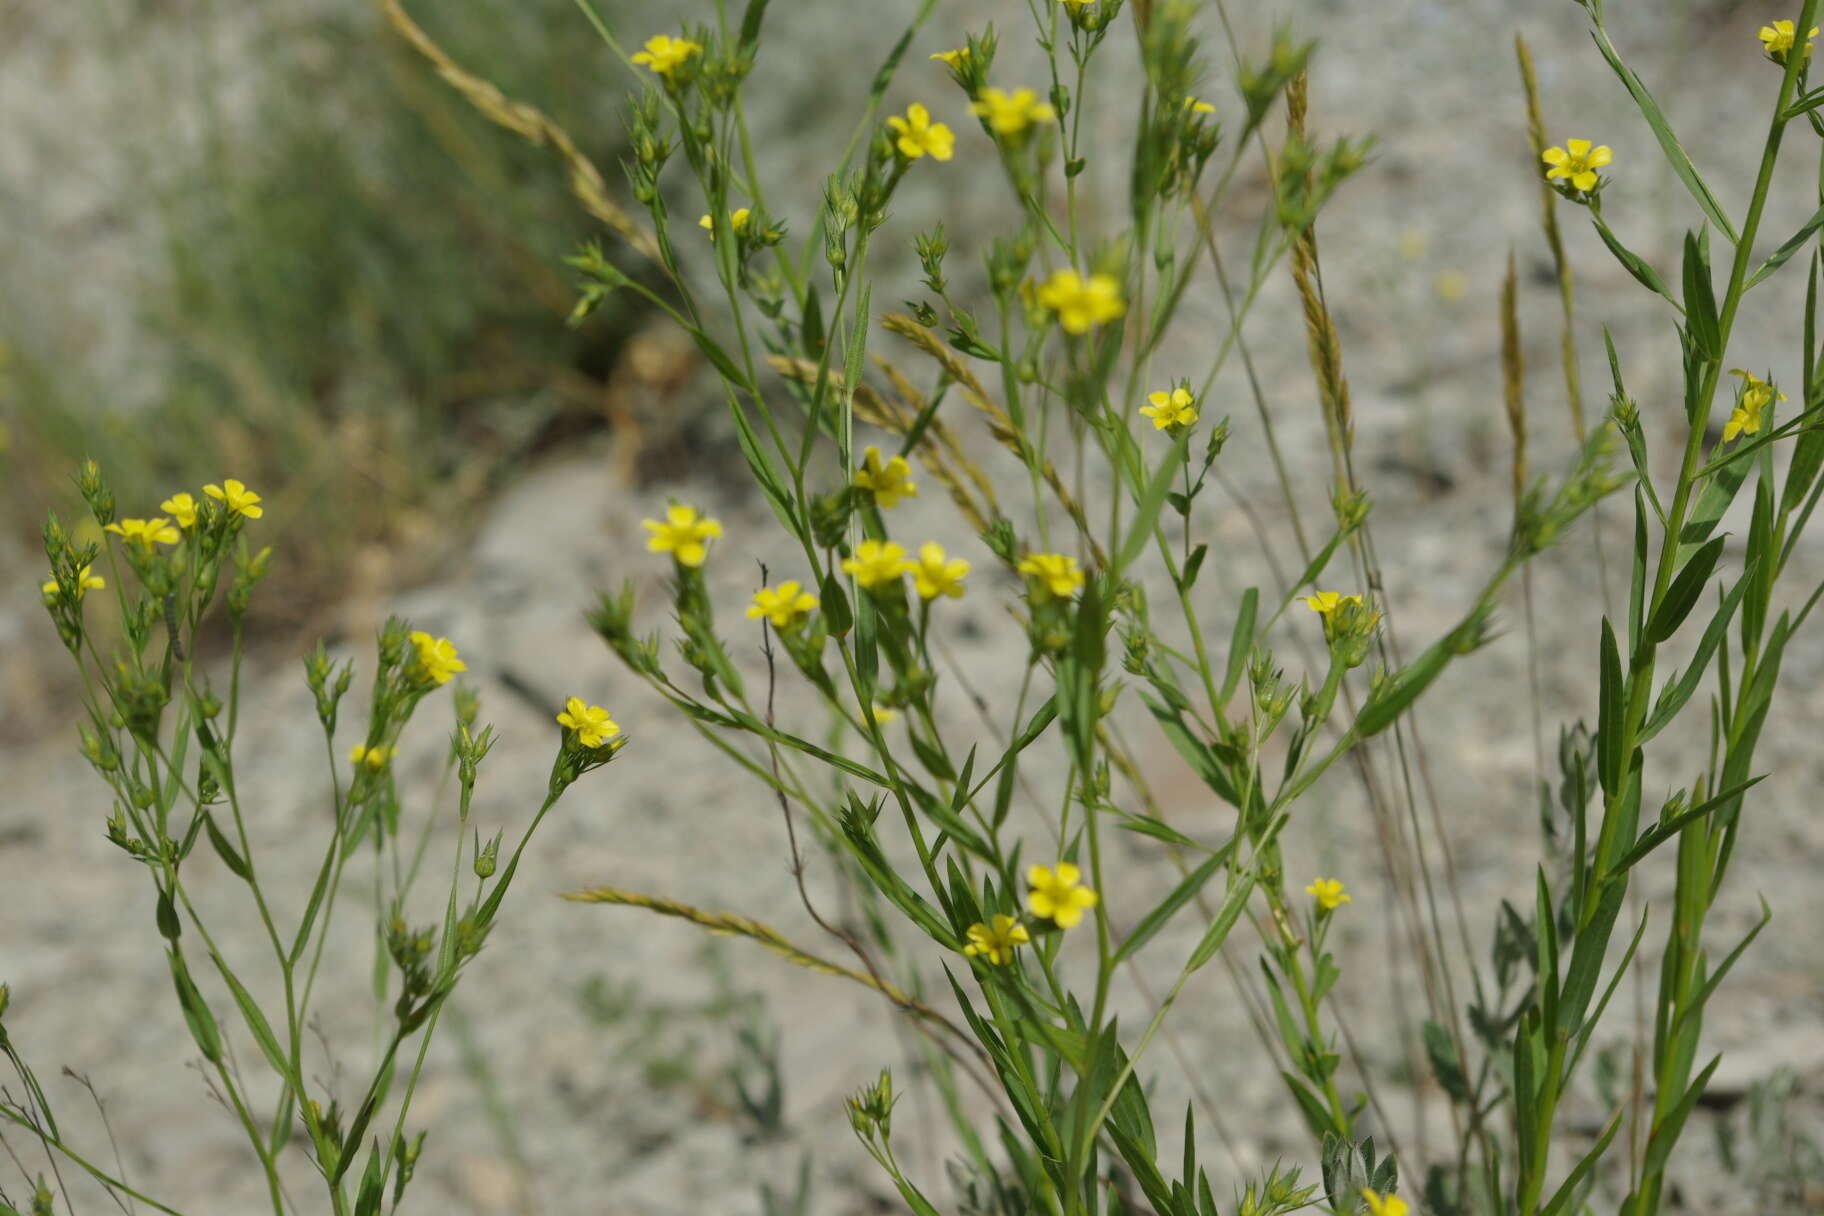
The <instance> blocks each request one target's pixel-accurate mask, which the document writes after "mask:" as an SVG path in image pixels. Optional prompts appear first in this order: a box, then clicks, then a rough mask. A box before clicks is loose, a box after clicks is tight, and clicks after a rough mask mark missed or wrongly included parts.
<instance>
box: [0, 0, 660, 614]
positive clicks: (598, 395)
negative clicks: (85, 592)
mask: <svg viewBox="0 0 1824 1216" xmlns="http://www.w3.org/2000/svg"><path fill="white" fill-rule="evenodd" d="M606 7H607V8H608V9H609V10H610V11H612V10H613V8H614V5H613V4H609V5H607V6H606ZM32 8H35V9H38V10H39V11H28V10H27V8H26V6H15V7H14V8H13V9H10V10H9V9H6V8H5V7H4V6H0V45H4V44H5V43H7V42H9V41H10V42H11V43H12V45H13V46H14V47H15V51H14V52H13V53H12V54H11V55H8V54H7V53H6V52H4V51H0V57H4V58H0V75H8V76H10V77H11V80H12V88H11V89H10V93H11V97H10V101H11V102H12V103H19V102H20V101H21V98H22V97H23V96H24V94H25V93H26V92H27V91H28V90H30V89H31V88H33V87H34V85H36V86H37V87H41V88H43V89H45V90H47V91H49V90H56V91H57V93H58V95H59V104H58V105H56V106H44V105H42V104H40V105H37V106H35V107H31V106H26V105H23V104H10V105H8V106H7V108H8V109H9V110H11V111H14V112H17V113H18V114H19V115H20V116H21V117H22V118H33V117H35V118H38V119H39V120H40V124H41V125H40V128H39V129H38V130H36V131H33V130H32V129H30V127H29V125H28V126H26V127H25V128H23V129H22V128H21V127H20V126H19V125H18V124H8V125H9V126H10V127H12V131H11V134H10V136H6V137H0V139H4V140H5V141H6V142H5V143H3V144H0V153H4V154H5V155H4V160H5V161H6V162H7V163H9V164H10V165H12V166H14V170H16V171H9V172H7V173H6V174H4V175H0V207H4V209H5V211H6V213H7V214H8V215H9V216H11V217H12V222H10V223H8V224H6V225H4V226H3V229H0V266H3V267H4V268H5V269H4V272H0V350H3V352H4V355H3V358H4V369H3V370H0V427H4V449H3V451H0V461H4V465H3V466H0V467H3V475H0V513H3V516H0V525H3V528H4V531H5V532H6V533H9V534H10V535H11V537H12V539H13V540H15V541H16V542H17V544H18V547H19V551H20V552H22V553H24V554H25V555H26V556H27V558H28V559H29V555H30V553H31V552H32V550H33V549H35V548H36V541H35V534H36V532H37V529H38V527H39V526H40V523H41V520H42V515H43V511H44V509H45V508H46V506H47V505H48V506H53V507H57V508H59V509H67V508H68V507H69V506H70V503H71V495H70V493H69V482H68V475H69V473H70V472H71V471H72V470H73V468H74V465H75V462H76V461H78V460H80V459H82V458H84V457H94V458H95V459H97V460H99V461H100V462H101V463H102V465H103V467H104V468H105V470H106V472H107V473H108V475H109V477H110V478H111V480H112V481H113V483H114V485H115V487H116V491H117V496H118V498H119V501H120V503H121V507H122V511H123V513H126V514H133V513H141V514H144V513H147V512H148V511H150V510H151V509H152V508H153V504H155V503H157V502H158V501H159V500H160V499H162V498H163V497H164V496H165V495H167V494H169V493H170V492H171V491H172V490H174V489H177V488H181V487H185V486H188V487H191V488H192V489H194V488H195V487H196V486H197V485H200V484H201V483H202V482H203V481H205V480H215V479H219V478H220V477H222V476H234V477H239V478H241V479H242V480H244V481H246V482H247V483H249V484H250V485H253V486H255V487H257V488H259V489H260V490H261V491H262V492H263V493H265V494H266V495H267V497H268V498H269V500H271V501H273V502H274V503H275V504H277V506H278V508H279V509H277V510H274V511H272V512H271V513H270V522H271V523H272V524H273V525H274V526H273V527H272V529H271V530H270V532H269V534H268V539H270V540H271V541H272V542H273V543H274V544H275V545H279V546H282V547H283V549H284V550H285V551H286V555H287V560H286V561H285V562H283V563H280V564H279V565H278V566H276V567H275V570H277V571H284V572H285V577H287V578H288V579H289V580H290V581H291V585H290V586H289V587H287V588H285V590H286V591H287V592H289V594H283V595H275V596H272V597H271V598H270V599H269V601H268V602H269V606H270V607H271V609H272V610H271V611H269V612H268V613H267V616H268V617H269V618H271V617H273V616H274V614H275V612H276V610H277V606H278V605H281V604H285V605H289V606H290V614H289V619H281V620H279V621H277V622H274V621H272V620H270V619H269V622H268V623H269V624H274V623H276V624H277V625H279V627H281V628H283V627H287V626H291V627H296V626H298V625H302V624H305V623H306V622H309V621H312V617H313V614H316V613H318V612H319V611H321V610H324V609H326V608H327V606H328V605H330V604H332V603H333V602H334V601H335V599H336V597H338V596H339V595H343V594H347V593H348V592H349V590H350V583H351V581H354V582H367V583H375V582H378V583H381V584H383V585H384V586H396V585H398V584H399V583H400V582H403V581H409V580H410V579H411V578H413V577H415V576H416V575H419V574H421V573H423V572H424V571H425V570H427V569H429V568H430V567H431V566H433V565H435V564H436V563H437V562H438V561H439V559H440V558H442V557H445V556H447V553H448V545H449V544H450V543H451V542H452V541H453V540H454V538H455V537H457V536H459V535H460V533H461V531H462V528H461V524H462V522H463V519H464V517H465V512H466V511H468V510H470V509H472V508H473V507H475V506H478V505H479V504H480V502H481V501H482V500H483V499H484V498H485V495H486V492H487V491H488V490H489V489H490V488H492V487H494V486H497V485H498V484H499V483H500V482H501V481H502V479H504V478H506V477H508V476H510V474H511V473H512V471H513V470H514V469H515V468H516V467H519V466H520V465H521V464H523V462H524V461H525V460H526V459H527V458H528V457H529V456H530V455H532V454H534V453H536V452H537V451H539V450H540V449H542V448H545V447H548V446H550V445H552V444H554V443H557V442H560V441H562V440H563V439H565V438H567V437H571V436H574V435H576V434H578V433H580V432H582V431H585V430H588V429H590V428H595V427H598V426H601V425H602V424H603V423H604V421H605V420H606V419H607V418H608V417H609V416H610V415H611V414H612V413H613V412H614V410H615V408H616V407H615V404H614V401H613V399H612V396H613V395H612V392H611V386H610V383H609V381H610V376H611V373H612V371H613V369H614V367H615V365H616V363H617V360H618V359H619V357H620V354H621V352H622V350H623V347H624V345H625V343H626V341H627V339H628V337H629V335H630V334H631V333H632V332H633V331H634V329H635V327H636V326H637V325H638V324H639V322H640V318H639V317H637V316H633V315H630V314H629V313H628V312H627V311H625V309H624V306H623V309H622V310H621V311H614V310H612V309H611V310H609V311H607V312H606V313H605V314H598V315H597V317H596V318H594V319H592V320H591V322H590V323H589V324H588V325H587V326H586V327H584V328H582V329H580V330H571V329H568V328H566V327H565V326H564V325H563V324H562V321H563V319H564V317H565V315H566V314H567V313H568V311H569V309H570V306H571V303H572V298H573V297H572V292H571V288H570V284H569V282H568V281H567V277H566V275H565V273H564V270H563V267H562V264H561V261H560V259H561V258H562V257H563V256H564V255H565V254H567V253H569V252H571V251H573V250H574V248H575V247H576V245H577V244H578V243H579V242H580V241H581V240H583V239H585V238H587V237H589V236H591V235H593V234H595V233H596V232H597V231H598V228H599V226H598V225H597V224H596V223H595V222H594V221H593V220H591V219H590V218H589V217H588V216H587V215H585V214H583V213H582V211H581V210H580V209H579V208H578V207H577V205H576V203H575V201H574V200H573V199H572V198H571V197H570V195H569V192H568V189H567V186H566V180H565V174H564V171H563V168H562V166H561V165H560V164H559V163H558V162H557V161H555V160H554V159H552V158H551V157H550V156H549V154H548V153H545V152H541V151H540V150H538V149H536V148H532V147H529V146H527V144H526V143H525V142H524V141H523V140H521V139H520V138H518V137H517V136H515V135H514V134H512V133H511V132H508V131H504V130H501V129H499V128H497V127H495V126H493V125H491V124H489V123H488V122H487V121H486V120H485V119H483V118H481V117H480V116H479V115H477V114H476V113H475V112H474V111H473V110H472V109H471V108H470V107H469V105H468V104H467V103H466V102H465V101H464V100H463V99H462V98H461V97H459V96H458V95H457V94H456V93H455V92H454V91H452V90H451V89H449V88H448V87H447V86H446V85H445V84H444V83H443V82H441V81H440V80H438V79H437V78H436V76H435V75H434V73H433V72H432V71H431V70H430V69H429V68H428V67H427V65H426V64H425V63H424V61H423V60H422V59H420V58H419V57H418V56H417V55H416V54H415V53H414V52H413V51H412V50H411V49H410V48H408V47H407V46H406V45H405V44H404V43H403V42H402V41H401V40H400V39H399V38H397V37H396V36H395V35H394V34H393V33H392V32H391V31H390V30H389V29H388V28H387V27H386V25H385V22H384V19H383V18H382V17H381V16H380V15H379V13H378V12H377V11H376V7H375V6H374V5H373V4H372V3H371V0H308V2H306V3H302V4H295V5H287V6H282V7H273V6H254V7H251V8H248V9H245V10H243V11H239V12H237V11H235V10H234V8H232V7H227V6H223V5H220V4H215V3H193V2H192V3H185V2H183V0H173V2H172V3H160V4H143V3H137V2H135V3H103V2H102V0H85V2H84V3H77V4H71V5H69V6H67V11H62V12H58V11H55V10H59V9H63V8H64V6H58V5H50V6H32ZM168 9H172V10H181V11H166V10H168ZM75 10H81V11H80V12H77V11H75ZM420 10H422V11H420ZM413 15H414V16H415V17H416V18H417V19H418V20H419V21H420V23H421V24H422V25H423V26H424V27H425V29H426V30H427V31H428V32H429V34H430V35H431V37H432V38H434V39H435V40H436V41H437V42H438V43H440V44H441V45H442V46H443V47H444V48H445V49H446V50H447V51H448V52H449V53H450V55H451V56H452V57H454V59H455V60H456V61H457V62H458V63H467V64H472V65H475V66H476V67H478V68H480V69H481V70H482V71H484V73H485V74H486V75H487V77H488V78H489V79H490V80H492V81H493V82H494V83H495V84H497V85H499V86H500V88H501V89H502V90H503V91H505V92H506V93H507V94H508V95H509V96H511V97H513V98H515V99H518V100H523V101H526V102H529V103H531V104H533V105H536V106H538V107H540V108H541V109H543V110H545V111H546V112H547V113H548V114H550V115H551V116H552V117H553V118H554V119H555V120H556V121H557V122H558V123H559V124H561V125H563V126H564V127H565V128H567V129H568V130H569V131H571V132H572V133H573V134H574V136H575V138H576V140H577V141H578V144H579V146H580V148H581V150H582V151H583V152H584V153H585V154H586V155H588V156H589V157H590V158H591V159H592V160H594V161H595V163H597V164H598V165H600V166H603V167H604V170H605V171H607V172H610V173H612V172H613V170H614V166H615V164H616V161H617V159H618V152H617V146H616V144H617V141H618V140H619V139H620V138H622V126H621V121H620V117H619V111H620V109H621V106H622V104H623V90H622V89H621V88H620V87H617V83H616V79H615V77H614V74H613V72H612V69H611V67H610V66H609V64H608V61H607V59H606V54H605V51H604V49H603V48H602V46H601V44H600V43H599V41H597V40H596V39H595V38H593V37H592V36H590V35H589V33H588V29H587V27H586V26H585V25H584V24H583V23H582V21H581V19H580V18H579V15H578V14H577V12H576V9H575V6H574V4H573V0H462V2H461V3H446V4H420V5H418V6H416V7H415V8H414V10H413ZM8 27H10V29H9V28H8ZM65 27H67V28H65ZM27 34H30V35H31V37H30V38H29V39H27V38H26V37H25V35H27ZM28 41H29V42H30V43H31V44H32V45H33V47H34V49H33V50H32V51H30V52H20V51H19V50H18V49H17V48H19V47H20V46H21V45H22V44H23V43H25V42H28ZM27 55H29V56H30V59H29V60H27V58H26V56H27ZM8 59H10V60H12V61H13V63H11V64H10V65H9V64H7V60H8ZM7 66H12V67H17V68H19V69H20V70H19V71H18V72H8V71H5V70H4V68H5V67H7ZM65 99H67V100H65ZM8 100H9V99H8V98H7V97H6V93H5V92H0V102H4V101H8ZM33 109H35V110H37V111H39V113H37V114H32V113H29V112H28V111H30V110H33ZM85 129H86V130H88V131H89V132H90V133H91V134H92V137H93V146H85V141H84V138H83V132H84V130H85ZM123 184H124V185H125V189H124V190H123ZM85 190H86V191H87V193H86V194H85V193H84V192H85ZM379 589H380V588H378V587H376V588H373V590H375V591H376V592H377V591H378V590H379Z"/></svg>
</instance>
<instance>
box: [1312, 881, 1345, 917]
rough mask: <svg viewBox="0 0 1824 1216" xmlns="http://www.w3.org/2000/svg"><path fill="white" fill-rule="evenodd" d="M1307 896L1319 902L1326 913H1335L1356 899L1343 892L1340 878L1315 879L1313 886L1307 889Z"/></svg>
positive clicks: (1319, 905) (1318, 904)
mask: <svg viewBox="0 0 1824 1216" xmlns="http://www.w3.org/2000/svg"><path fill="white" fill-rule="evenodd" d="M1305 894H1306V895H1309V896H1310V897H1311V898H1312V899H1315V900H1316V901H1317V906H1318V907H1320V908H1322V909H1323V910H1324V911H1326V912H1334V911H1336V910H1337V909H1338V908H1340V907H1342V906H1343V905H1344V904H1352V903H1354V902H1355V898H1354V897H1353V896H1352V895H1350V894H1349V892H1347V891H1345V890H1343V882H1342V879H1340V878H1314V879H1312V880H1311V885H1310V886H1308V887H1306V888H1305Z"/></svg>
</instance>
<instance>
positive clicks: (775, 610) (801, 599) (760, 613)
mask: <svg viewBox="0 0 1824 1216" xmlns="http://www.w3.org/2000/svg"><path fill="white" fill-rule="evenodd" d="M816 607H817V597H816V596H814V595H812V594H811V593H810V592H808V591H806V590H805V589H804V588H803V587H802V586H801V585H800V584H799V582H798V580H797V579H788V580H786V581H785V582H783V583H780V584H779V585H778V586H777V587H762V588H760V590H758V591H756V592H754V602H753V603H751V604H749V605H748V606H747V619H748V620H750V621H757V620H759V619H760V618H761V617H766V618H767V619H768V620H770V621H772V623H773V628H774V629H796V628H798V626H800V625H802V624H804V622H805V620H806V618H808V617H809V616H810V615H811V613H812V611H814V610H815V609H816Z"/></svg>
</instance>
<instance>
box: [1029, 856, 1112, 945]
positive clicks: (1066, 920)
mask: <svg viewBox="0 0 1824 1216" xmlns="http://www.w3.org/2000/svg"><path fill="white" fill-rule="evenodd" d="M1026 885H1027V886H1029V887H1031V888H1032V890H1030V891H1028V892H1027V893H1026V906H1027V907H1028V908H1030V909H1031V910H1032V914H1033V915H1034V916H1042V917H1044V918H1045V919H1046V920H1049V921H1051V922H1052V923H1053V924H1055V925H1057V927H1058V928H1060V929H1068V928H1070V927H1071V926H1073V925H1075V924H1077V923H1078V922H1079V921H1081V920H1082V919H1083V914H1084V913H1085V912H1087V911H1088V910H1089V909H1091V908H1093V907H1095V906H1096V900H1097V895H1096V893H1095V892H1094V891H1092V890H1091V889H1090V888H1088V887H1086V886H1084V885H1083V871H1081V870H1079V869H1078V868H1077V867H1076V866H1074V865H1072V864H1071V863H1070V862H1068V861H1060V862H1059V863H1058V865H1057V868H1056V869H1053V868H1052V867H1050V866H1033V867H1032V868H1031V869H1029V870H1027V871H1026Z"/></svg>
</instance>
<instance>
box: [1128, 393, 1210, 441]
mask: <svg viewBox="0 0 1824 1216" xmlns="http://www.w3.org/2000/svg"><path fill="white" fill-rule="evenodd" d="M1146 399H1147V400H1148V401H1150V402H1152V404H1151V405H1143V406H1141V407H1140V412H1141V413H1142V414H1144V415H1145V416H1146V417H1148V418H1151V419H1152V420H1153V429H1154V430H1156V431H1163V430H1166V429H1167V428H1169V427H1174V426H1180V427H1182V426H1190V425H1191V424H1192V423H1193V422H1196V421H1197V399H1196V398H1195V397H1193V396H1191V390H1190V389H1188V388H1175V389H1172V390H1171V391H1170V392H1166V391H1164V390H1160V391H1159V392H1156V393H1149V394H1147V398H1146Z"/></svg>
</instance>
